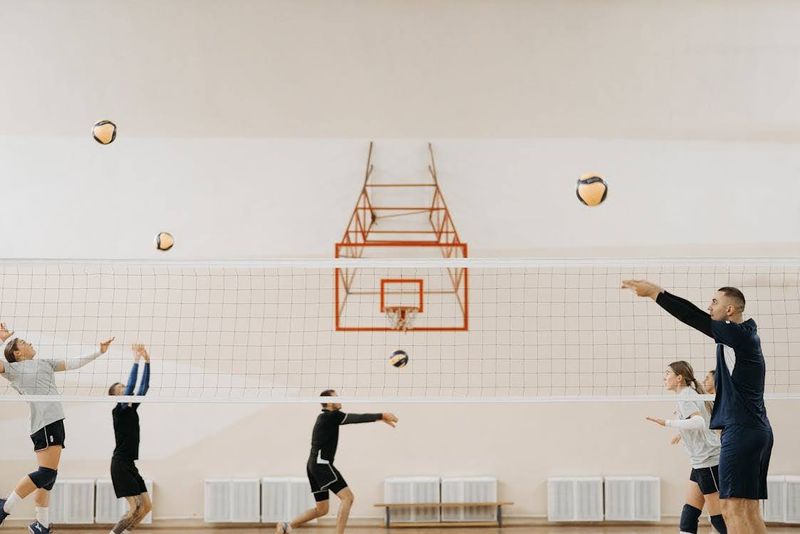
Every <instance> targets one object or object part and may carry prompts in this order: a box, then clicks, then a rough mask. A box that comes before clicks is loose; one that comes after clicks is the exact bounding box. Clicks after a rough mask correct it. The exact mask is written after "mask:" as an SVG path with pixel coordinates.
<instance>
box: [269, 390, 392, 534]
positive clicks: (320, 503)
mask: <svg viewBox="0 0 800 534" xmlns="http://www.w3.org/2000/svg"><path fill="white" fill-rule="evenodd" d="M335 396H336V391H334V390H332V389H328V390H325V391H323V392H322V393H321V394H320V397H335ZM375 421H383V422H384V423H386V424H387V425H389V426H392V427H393V426H395V425H396V424H397V421H398V419H397V417H395V415H394V414H391V413H365V414H354V413H344V412H343V411H342V405H341V404H339V403H334V402H329V403H327V404H323V405H322V413H320V414H319V416H317V422H316V423H315V424H314V431H313V432H312V434H311V453H310V454H309V456H308V464H306V473H307V474H308V482H309V483H310V484H311V491H312V492H313V493H314V500H316V501H317V506H316V507H315V508H311V509H310V510H306V511H305V512H304V513H303V514H301V515H300V516H298V517H296V518H295V519H294V520H292V522H291V523H278V525H277V526H276V527H275V532H276V533H277V534H287V533H289V532H291V531H292V528H296V527H299V526H300V525H302V524H304V523H307V522H309V521H311V520H312V519H316V518H318V517H322V516H324V515H326V514H327V513H328V498H329V492H333V493H334V494H335V495H336V496H337V497H339V500H340V501H341V504H340V506H339V517H338V518H337V520H336V534H343V533H344V529H345V527H346V526H347V518H348V517H349V515H350V507H351V506H352V505H353V492H352V491H350V488H348V487H347V482H345V480H344V477H343V476H342V474H341V473H340V472H339V470H338V469H336V467H335V466H334V465H333V460H334V457H335V456H336V447H337V445H338V444H339V426H340V425H351V424H357V423H372V422H375Z"/></svg>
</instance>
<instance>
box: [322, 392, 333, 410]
mask: <svg viewBox="0 0 800 534" xmlns="http://www.w3.org/2000/svg"><path fill="white" fill-rule="evenodd" d="M334 393H336V390H335V389H326V390H325V391H323V392H322V393H320V394H319V396H320V397H333V394H334ZM320 404H322V407H323V408H324V407H325V406H327V404H325V403H324V402H321V403H320Z"/></svg>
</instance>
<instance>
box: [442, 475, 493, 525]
mask: <svg viewBox="0 0 800 534" xmlns="http://www.w3.org/2000/svg"><path fill="white" fill-rule="evenodd" d="M442 502H443V503H444V502H452V503H464V502H497V479H496V478H495V477H443V478H442ZM442 521H497V507H496V506H470V507H466V508H447V507H444V508H442Z"/></svg>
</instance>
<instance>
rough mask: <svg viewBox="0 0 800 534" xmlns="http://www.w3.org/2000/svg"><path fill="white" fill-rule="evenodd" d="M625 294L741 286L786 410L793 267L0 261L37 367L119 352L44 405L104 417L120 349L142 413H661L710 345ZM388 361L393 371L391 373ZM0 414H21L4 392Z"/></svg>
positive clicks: (739, 263)
mask: <svg viewBox="0 0 800 534" xmlns="http://www.w3.org/2000/svg"><path fill="white" fill-rule="evenodd" d="M628 278H635V279H648V280H651V281H653V282H655V283H657V284H659V285H661V286H663V287H664V288H666V289H667V290H669V291H671V292H673V293H675V294H677V295H680V296H682V297H684V298H687V299H689V300H691V301H692V302H694V303H695V304H697V305H698V306H700V307H701V308H705V307H706V306H707V305H708V302H709V301H710V298H711V296H712V295H713V293H714V292H715V291H716V289H717V288H719V287H722V286H735V287H738V288H740V289H741V290H742V291H743V292H744V295H745V297H746V299H747V306H746V311H745V316H746V317H753V318H754V319H755V320H756V322H757V324H758V327H759V335H760V337H761V341H762V347H763V351H764V354H765V357H766V362H767V375H766V384H767V386H766V387H767V394H768V395H769V396H770V397H772V398H800V262H798V261H794V260H789V259H759V260H740V259H733V260H731V259H727V260H719V259H715V260H700V259H695V260H540V259H476V258H463V259H457V260H435V259H407V260H401V259H397V260H374V259H335V260H264V261H249V262H157V263H147V262H136V261H61V260H47V261H45V260H4V261H2V262H0V321H2V322H3V323H5V324H6V325H7V326H8V328H9V329H10V330H14V331H15V334H14V337H19V338H21V339H25V340H27V341H29V342H31V343H32V344H33V345H34V346H35V347H36V350H37V356H36V358H43V359H64V358H71V357H76V356H80V355H82V354H86V353H90V352H93V351H95V350H96V349H97V346H98V344H99V342H100V341H101V340H103V339H106V338H108V337H111V336H116V340H115V342H114V344H113V345H112V347H111V349H110V350H109V351H108V353H107V354H105V355H103V356H101V357H100V358H98V359H97V360H95V361H94V362H92V363H90V364H88V365H86V366H85V367H82V368H80V369H78V370H74V371H68V372H63V373H57V375H56V376H57V384H58V388H59V392H60V395H58V396H54V397H53V398H54V399H55V398H60V399H63V400H104V401H107V400H108V398H107V391H108V387H109V386H110V385H111V384H112V383H114V382H123V383H124V382H125V378H126V377H127V374H128V372H129V370H130V366H131V363H132V361H133V358H132V354H133V353H132V351H131V349H130V346H131V345H132V344H134V343H142V344H144V345H145V346H146V348H147V350H148V351H149V353H150V354H151V357H152V364H151V366H152V372H151V387H150V392H149V393H148V395H147V397H146V398H145V399H144V400H145V401H146V402H316V401H318V397H319V393H320V392H321V391H322V390H325V389H329V388H332V389H336V390H337V391H338V393H339V395H340V396H341V397H342V398H343V399H346V400H347V401H349V402H359V401H365V402H366V401H370V402H371V401H385V402H493V401H494V402H538V401H547V402H550V401H559V400H607V401H613V400H626V399H643V400H648V399H654V400H656V399H663V398H664V397H665V392H664V389H663V383H662V381H663V374H664V370H665V367H666V366H667V364H669V363H670V362H672V361H675V360H686V361H688V362H690V363H691V364H692V365H693V367H694V369H695V374H696V375H697V376H698V377H702V375H704V374H705V372H706V371H708V370H710V369H713V368H714V366H715V346H714V343H713V341H712V340H710V339H708V338H707V337H705V336H703V335H702V334H700V333H698V332H696V331H694V330H692V329H691V328H690V327H688V326H686V325H683V324H681V323H679V322H678V321H676V320H675V319H674V318H672V317H671V316H670V315H668V314H667V313H666V312H665V311H663V310H662V309H661V308H660V307H659V306H658V305H657V304H655V303H654V302H653V301H652V300H650V299H642V298H637V297H635V296H634V295H633V294H632V293H631V292H630V291H626V290H622V289H621V288H620V282H621V281H622V280H623V279H628ZM398 349H402V350H403V351H405V352H406V353H407V354H408V356H409V362H408V365H407V366H406V367H404V368H402V369H398V368H395V367H393V366H392V365H391V364H390V362H389V358H390V356H391V355H392V353H393V352H394V351H395V350H398ZM3 362H5V360H3ZM0 400H4V401H19V400H31V398H28V397H23V398H22V399H21V398H20V395H19V394H18V393H17V392H16V391H14V389H13V388H12V387H11V384H10V383H9V382H8V381H7V380H3V379H0Z"/></svg>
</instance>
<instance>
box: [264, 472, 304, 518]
mask: <svg viewBox="0 0 800 534" xmlns="http://www.w3.org/2000/svg"><path fill="white" fill-rule="evenodd" d="M314 506H315V502H314V495H313V494H312V493H311V486H310V485H309V484H308V478H306V477H264V478H262V479H261V522H262V523H277V522H279V521H290V520H291V519H294V518H295V517H297V516H298V515H300V514H301V513H302V512H305V511H306V510H308V509H309V508H314ZM311 523H316V519H315V520H313V521H311Z"/></svg>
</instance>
